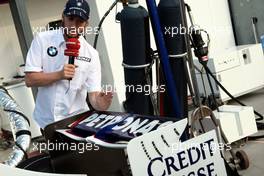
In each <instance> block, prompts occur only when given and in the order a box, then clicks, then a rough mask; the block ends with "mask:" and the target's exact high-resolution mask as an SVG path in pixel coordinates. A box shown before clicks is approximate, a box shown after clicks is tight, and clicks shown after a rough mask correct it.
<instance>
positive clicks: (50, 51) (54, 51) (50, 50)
mask: <svg viewBox="0 0 264 176" xmlns="http://www.w3.org/2000/svg"><path fill="white" fill-rule="evenodd" d="M47 53H48V55H49V56H51V57H55V56H57V54H58V50H57V48H56V47H54V46H51V47H49V48H48V50H47Z"/></svg>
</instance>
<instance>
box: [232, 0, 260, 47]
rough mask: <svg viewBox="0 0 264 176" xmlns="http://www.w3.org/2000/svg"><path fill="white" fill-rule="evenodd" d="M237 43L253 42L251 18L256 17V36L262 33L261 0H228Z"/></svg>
mask: <svg viewBox="0 0 264 176" xmlns="http://www.w3.org/2000/svg"><path fill="white" fill-rule="evenodd" d="M229 1H230V5H231V10H232V12H233V15H232V16H233V21H234V29H235V34H236V39H237V44H238V45H245V44H255V39H254V33H253V29H252V23H251V18H252V17H257V18H258V23H257V25H256V26H257V31H258V33H259V35H258V38H259V41H260V36H262V35H264V4H263V3H264V2H263V0H229Z"/></svg>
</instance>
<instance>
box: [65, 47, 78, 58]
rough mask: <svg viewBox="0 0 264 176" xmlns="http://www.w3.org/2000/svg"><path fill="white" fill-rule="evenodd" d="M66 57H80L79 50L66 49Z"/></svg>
mask: <svg viewBox="0 0 264 176" xmlns="http://www.w3.org/2000/svg"><path fill="white" fill-rule="evenodd" d="M64 55H65V56H74V57H78V56H79V50H77V49H65V50H64Z"/></svg>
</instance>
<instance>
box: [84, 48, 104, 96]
mask: <svg viewBox="0 0 264 176" xmlns="http://www.w3.org/2000/svg"><path fill="white" fill-rule="evenodd" d="M92 60H93V61H92V62H94V63H93V65H92V68H91V70H90V72H89V74H88V78H87V80H86V82H85V87H86V89H87V91H88V92H89V93H91V92H100V91H101V64H100V59H99V55H98V53H96V55H95V57H94V58H92Z"/></svg>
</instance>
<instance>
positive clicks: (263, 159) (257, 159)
mask: <svg viewBox="0 0 264 176" xmlns="http://www.w3.org/2000/svg"><path fill="white" fill-rule="evenodd" d="M239 100H241V101H243V102H244V103H245V104H247V105H249V106H253V107H254V108H255V109H256V110H257V111H258V112H260V113H261V114H264V89H261V90H258V91H255V92H253V93H250V94H248V95H245V96H242V97H240V98H239ZM228 104H235V103H233V102H231V101H230V102H228ZM259 134H264V132H262V131H261V132H259ZM236 149H237V150H240V149H242V150H244V151H245V152H246V153H247V155H248V156H249V160H250V167H249V168H248V169H247V170H244V171H239V172H240V174H241V175H243V176H262V175H264V139H261V140H258V141H247V142H246V143H245V144H244V145H243V146H242V147H240V148H236ZM10 151H11V149H8V150H5V151H0V162H2V161H4V160H6V159H7V158H8V154H9V153H10Z"/></svg>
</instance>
